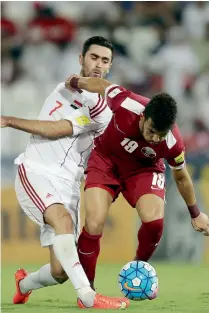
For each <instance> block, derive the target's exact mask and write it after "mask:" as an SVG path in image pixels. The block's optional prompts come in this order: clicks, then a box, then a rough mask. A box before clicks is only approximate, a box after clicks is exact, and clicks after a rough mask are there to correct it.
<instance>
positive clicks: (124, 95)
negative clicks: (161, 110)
mask: <svg viewBox="0 0 209 313" xmlns="http://www.w3.org/2000/svg"><path fill="white" fill-rule="evenodd" d="M149 100H150V99H149V98H146V97H143V96H140V95H138V94H135V93H133V92H131V91H130V90H127V89H125V88H124V87H122V86H118V85H110V86H108V87H107V88H106V90H105V101H106V103H107V104H108V106H109V108H110V109H111V110H112V111H113V112H116V111H117V109H118V108H119V107H124V108H126V109H129V108H130V107H131V109H132V110H131V111H133V112H135V113H136V114H138V112H141V111H142V110H143V109H144V107H145V106H146V105H147V103H148V102H149Z"/></svg>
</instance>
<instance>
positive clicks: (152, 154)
mask: <svg viewBox="0 0 209 313" xmlns="http://www.w3.org/2000/svg"><path fill="white" fill-rule="evenodd" d="M141 152H142V153H143V154H144V155H145V156H146V157H148V158H154V157H156V152H155V151H154V150H153V149H152V148H150V147H143V148H142V149H141Z"/></svg>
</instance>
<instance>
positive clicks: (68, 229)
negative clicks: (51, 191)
mask: <svg viewBox="0 0 209 313" xmlns="http://www.w3.org/2000/svg"><path fill="white" fill-rule="evenodd" d="M44 219H45V222H46V223H47V224H49V225H50V226H52V227H53V228H54V230H55V232H56V233H58V234H65V233H66V234H68V233H73V221H72V217H71V215H70V214H69V212H68V211H67V210H66V208H65V207H64V205H62V204H53V205H51V206H50V207H48V208H47V209H46V211H45V212H44Z"/></svg>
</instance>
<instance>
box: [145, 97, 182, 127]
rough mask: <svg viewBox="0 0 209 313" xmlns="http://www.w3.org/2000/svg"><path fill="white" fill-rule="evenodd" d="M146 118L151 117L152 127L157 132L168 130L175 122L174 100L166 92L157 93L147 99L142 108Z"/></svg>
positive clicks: (175, 108) (175, 107) (175, 109)
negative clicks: (144, 106)
mask: <svg viewBox="0 0 209 313" xmlns="http://www.w3.org/2000/svg"><path fill="white" fill-rule="evenodd" d="M144 116H145V119H146V120H147V119H148V118H151V119H152V122H153V125H152V126H153V128H154V129H155V130H156V131H158V132H166V131H168V130H169V129H170V128H171V127H172V125H173V124H174V123H175V120H176V116H177V105H176V101H175V100H174V99H173V98H172V97H171V96H170V95H169V94H167V93H165V92H163V93H158V94H156V95H154V96H153V97H152V98H151V100H150V101H149V103H148V105H147V106H146V108H145V110H144Z"/></svg>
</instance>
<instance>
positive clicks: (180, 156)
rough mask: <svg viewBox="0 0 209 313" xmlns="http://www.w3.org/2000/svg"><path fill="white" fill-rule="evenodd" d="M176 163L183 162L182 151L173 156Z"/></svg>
mask: <svg viewBox="0 0 209 313" xmlns="http://www.w3.org/2000/svg"><path fill="white" fill-rule="evenodd" d="M174 160H175V162H176V163H181V162H184V151H182V153H181V154H179V156H177V157H176V158H174Z"/></svg>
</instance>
